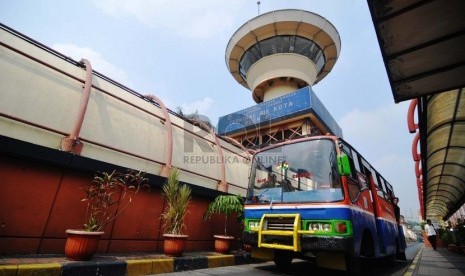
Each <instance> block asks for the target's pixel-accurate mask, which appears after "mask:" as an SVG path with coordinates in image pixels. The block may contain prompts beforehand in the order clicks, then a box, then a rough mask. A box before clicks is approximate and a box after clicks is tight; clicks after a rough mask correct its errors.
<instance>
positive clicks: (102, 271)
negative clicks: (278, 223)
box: [0, 251, 252, 276]
mask: <svg viewBox="0 0 465 276" xmlns="http://www.w3.org/2000/svg"><path fill="white" fill-rule="evenodd" d="M247 263H252V258H251V256H250V254H249V253H247V252H245V251H239V252H236V253H234V254H230V255H223V254H217V253H214V252H189V253H185V254H184V255H183V256H182V257H166V256H165V255H163V254H147V253H141V254H137V253H135V254H130V253H129V254H100V255H96V256H95V257H94V258H93V259H92V260H90V261H69V260H67V259H66V258H65V257H64V256H63V255H28V256H3V257H0V276H23V275H44V276H45V275H47V276H49V275H51V276H55V275H56V276H60V275H61V276H71V275H72V276H85V275H99V276H119V275H121V276H125V275H128V276H132V275H146V274H159V273H168V272H177V271H185V270H194V269H202V268H213V267H220V266H230V265H240V264H247Z"/></svg>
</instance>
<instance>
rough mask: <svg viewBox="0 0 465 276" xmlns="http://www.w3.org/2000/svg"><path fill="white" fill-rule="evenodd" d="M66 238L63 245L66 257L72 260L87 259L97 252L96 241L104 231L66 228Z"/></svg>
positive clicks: (97, 241)
mask: <svg viewBox="0 0 465 276" xmlns="http://www.w3.org/2000/svg"><path fill="white" fill-rule="evenodd" d="M66 233H67V234H68V238H67V239H66V245H65V256H66V258H68V259H70V260H73V261H87V260H90V259H91V258H92V256H94V254H95V252H97V248H98V243H99V241H100V238H101V237H102V235H103V234H104V232H89V231H83V230H70V229H68V230H66Z"/></svg>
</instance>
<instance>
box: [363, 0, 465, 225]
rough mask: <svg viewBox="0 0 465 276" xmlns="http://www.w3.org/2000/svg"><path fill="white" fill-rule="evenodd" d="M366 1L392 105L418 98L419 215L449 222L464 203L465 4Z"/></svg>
mask: <svg viewBox="0 0 465 276" xmlns="http://www.w3.org/2000/svg"><path fill="white" fill-rule="evenodd" d="M367 2H368V5H369V8H370V12H371V15H372V19H373V24H374V27H375V30H376V34H377V36H378V41H379V45H380V48H381V53H382V55H383V59H384V63H385V66H386V71H387V74H388V77H389V81H390V84H391V88H392V93H393V97H394V101H395V102H401V101H405V100H410V99H416V98H418V99H419V108H418V117H419V128H420V137H421V138H420V143H421V163H422V166H421V167H422V168H423V170H422V181H421V182H420V183H422V186H423V187H422V188H423V198H421V199H420V201H423V202H424V207H425V210H424V214H423V215H424V216H426V217H442V218H444V219H447V218H448V217H449V216H451V215H452V214H453V213H454V212H455V211H456V210H457V209H458V208H460V206H462V205H463V204H464V203H465V100H464V98H465V94H464V93H465V92H464V90H463V89H462V88H463V87H465V49H464V48H465V47H464V46H465V1H463V0H423V1H420V0H367ZM412 185H414V184H413V183H412Z"/></svg>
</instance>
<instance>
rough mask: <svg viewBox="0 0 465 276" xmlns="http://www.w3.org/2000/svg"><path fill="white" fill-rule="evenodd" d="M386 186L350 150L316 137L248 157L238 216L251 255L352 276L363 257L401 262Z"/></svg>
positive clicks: (400, 235) (402, 252)
mask: <svg viewBox="0 0 465 276" xmlns="http://www.w3.org/2000/svg"><path fill="white" fill-rule="evenodd" d="M394 197H395V195H394V191H393V188H392V186H391V185H390V184H389V183H388V182H387V181H386V180H385V179H384V178H383V177H382V176H381V175H380V174H379V173H378V172H377V171H376V170H375V169H374V168H373V167H372V166H371V165H370V164H369V163H368V162H367V161H366V160H365V159H364V158H363V157H362V156H361V155H360V154H359V153H358V152H357V151H356V150H355V149H354V148H353V147H351V146H350V145H349V144H348V143H346V142H345V141H343V140H342V139H340V138H338V137H336V136H329V135H327V136H314V137H306V138H300V139H296V140H289V141H286V142H282V143H279V144H275V145H271V146H268V147H266V148H264V149H261V150H260V151H258V152H257V153H255V154H254V157H253V161H252V167H251V172H250V178H249V185H248V190H247V196H246V204H245V212H244V218H245V220H244V223H245V228H244V243H246V244H248V245H250V246H251V248H252V256H253V257H255V258H262V259H268V260H274V262H275V263H276V265H277V266H282V267H284V266H287V265H289V264H290V263H291V261H292V260H293V259H294V258H302V259H305V258H315V260H316V265H317V266H321V267H330V268H333V269H340V270H348V271H350V272H355V273H357V271H359V270H360V266H361V265H360V264H361V262H360V260H361V259H362V258H387V259H390V260H395V258H401V259H404V258H405V243H404V242H403V233H402V232H401V229H402V228H401V227H399V225H398V222H397V221H396V217H395V210H394V208H395V207H394V204H393V203H392V200H393V198H394Z"/></svg>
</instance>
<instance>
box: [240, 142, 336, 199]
mask: <svg viewBox="0 0 465 276" xmlns="http://www.w3.org/2000/svg"><path fill="white" fill-rule="evenodd" d="M336 156H337V154H336V147H335V143H334V141H333V140H331V139H321V138H320V139H315V140H307V141H303V142H297V143H294V144H286V145H283V146H280V147H276V148H272V149H269V150H265V151H261V152H259V153H257V154H256V155H255V156H254V159H253V162H252V170H251V175H250V180H249V186H248V189H247V203H248V204H253V203H265V202H270V203H273V202H276V203H279V202H286V203H291V202H334V201H341V200H342V199H343V197H344V194H343V191H342V185H341V177H340V175H339V172H338V169H337V158H336Z"/></svg>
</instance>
